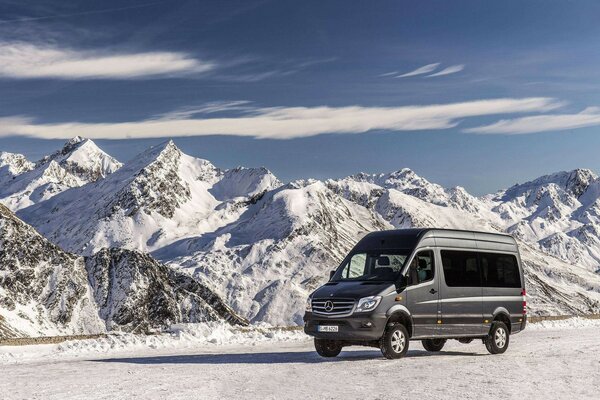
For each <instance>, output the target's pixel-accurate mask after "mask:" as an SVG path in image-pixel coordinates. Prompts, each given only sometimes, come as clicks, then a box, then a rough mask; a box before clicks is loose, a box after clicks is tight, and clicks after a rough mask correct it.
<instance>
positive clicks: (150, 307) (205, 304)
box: [85, 248, 248, 332]
mask: <svg viewBox="0 0 600 400" xmlns="http://www.w3.org/2000/svg"><path fill="white" fill-rule="evenodd" d="M85 266H86V269H87V271H88V274H89V281H90V286H91V288H92V291H93V296H94V299H95V301H96V304H97V305H98V313H99V316H100V318H101V319H102V320H103V321H105V323H106V329H107V330H109V331H110V330H113V329H116V328H118V329H123V330H126V331H128V332H147V331H149V330H151V329H152V328H156V327H161V326H169V325H170V324H173V323H179V322H203V321H218V320H226V321H229V322H230V323H233V324H236V325H247V324H248V321H246V320H245V319H244V318H242V317H240V316H238V315H237V314H236V313H235V312H234V311H233V310H232V309H231V308H230V307H229V306H228V305H226V304H225V303H224V302H223V300H221V298H219V297H218V296H216V295H215V294H214V293H213V292H212V291H211V290H210V289H209V288H208V287H206V286H205V285H203V284H201V283H199V282H197V281H196V280H194V279H193V278H192V277H190V276H188V275H185V274H182V273H179V272H177V271H175V270H173V269H171V268H168V267H166V266H164V265H162V264H160V263H159V262H157V261H156V260H154V259H153V258H152V257H150V256H149V255H147V254H143V253H140V252H136V251H132V250H124V249H116V248H113V249H102V250H100V251H99V252H98V253H96V254H94V255H93V256H91V257H87V258H86V260H85Z"/></svg>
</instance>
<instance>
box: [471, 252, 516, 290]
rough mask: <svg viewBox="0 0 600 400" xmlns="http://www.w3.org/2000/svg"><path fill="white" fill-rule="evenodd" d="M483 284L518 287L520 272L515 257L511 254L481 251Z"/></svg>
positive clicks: (487, 285)
mask: <svg viewBox="0 0 600 400" xmlns="http://www.w3.org/2000/svg"><path fill="white" fill-rule="evenodd" d="M480 257H481V273H482V281H483V286H485V287H501V288H520V287H521V274H520V273H519V265H518V263H517V257H515V256H514V255H512V254H494V253H481V254H480Z"/></svg>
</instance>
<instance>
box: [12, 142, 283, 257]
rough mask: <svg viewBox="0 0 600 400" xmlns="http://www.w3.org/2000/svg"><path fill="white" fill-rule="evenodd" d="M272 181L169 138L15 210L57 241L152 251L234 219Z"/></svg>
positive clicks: (78, 248)
mask: <svg viewBox="0 0 600 400" xmlns="http://www.w3.org/2000/svg"><path fill="white" fill-rule="evenodd" d="M279 185H280V182H279V181H278V180H277V179H276V178H275V177H274V176H273V175H272V174H271V173H270V172H269V171H268V170H266V169H264V168H260V169H245V168H236V169H233V170H227V171H221V170H219V169H218V168H216V167H215V166H214V165H212V164H211V163H210V162H208V161H206V160H202V159H198V158H194V157H190V156H188V155H186V154H184V153H183V152H181V150H180V149H179V148H177V146H175V144H174V143H173V142H172V141H168V142H165V143H163V144H161V145H159V146H155V147H152V148H150V149H148V150H147V151H145V152H143V153H142V154H140V155H139V156H138V157H136V158H134V159H133V160H132V161H130V162H129V163H127V164H126V165H125V166H124V167H122V168H121V169H119V170H118V171H117V172H115V173H113V174H111V175H109V176H107V177H106V178H105V179H100V180H98V181H96V182H93V183H90V184H88V185H85V186H82V187H77V188H73V189H71V190H68V191H65V192H63V193H61V194H59V195H56V196H54V197H52V198H51V199H48V200H47V201H44V202H40V203H38V204H36V205H34V206H32V207H29V208H27V209H24V210H21V211H20V212H19V215H20V216H21V217H22V218H23V219H25V220H26V221H28V222H30V223H32V224H33V225H34V226H35V227H36V229H38V230H39V231H40V232H41V233H42V234H44V235H45V236H46V237H48V238H49V239H50V240H53V241H54V242H56V243H57V244H59V245H60V246H62V247H63V248H65V249H67V250H69V251H73V252H77V253H80V254H85V255H89V254H93V253H95V252H96V251H98V250H99V249H101V248H104V247H122V248H128V249H136V250H141V251H152V250H155V249H158V248H161V247H164V246H165V245H168V244H170V243H172V242H174V241H176V240H179V239H182V238H185V237H190V236H194V235H198V234H202V233H206V232H212V231H214V230H215V229H218V228H219V227H222V226H225V225H226V224H229V223H232V222H234V221H235V220H236V219H237V218H238V217H239V215H240V214H241V213H242V212H243V211H244V210H245V208H247V206H248V205H249V204H251V203H252V201H254V200H253V199H254V198H255V197H256V196H260V195H261V194H263V193H264V192H265V191H267V190H270V189H273V188H274V187H276V186H279Z"/></svg>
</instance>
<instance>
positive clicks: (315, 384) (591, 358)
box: [0, 319, 600, 399]
mask: <svg viewBox="0 0 600 400" xmlns="http://www.w3.org/2000/svg"><path fill="white" fill-rule="evenodd" d="M198 329H200V330H198ZM194 332H196V333H194ZM201 332H202V330H201V328H200V327H197V329H191V330H188V331H187V333H185V332H184V333H183V334H179V335H178V336H176V337H174V338H171V339H164V340H163V341H157V342H155V343H154V346H152V345H148V344H144V343H138V344H132V345H129V346H127V345H126V346H121V345H115V346H114V347H112V348H111V347H110V346H108V347H104V348H102V346H100V347H99V348H98V349H96V350H94V349H93V345H92V344H93V343H94V342H97V343H98V341H85V342H87V346H90V348H86V345H84V344H82V343H79V342H69V343H64V344H61V345H53V346H24V347H20V348H7V347H5V348H2V347H0V352H1V353H2V354H4V355H5V356H6V354H7V353H9V352H10V351H12V352H13V353H17V354H21V357H16V358H15V357H13V358H12V359H8V358H6V357H5V358H3V359H0V364H2V374H0V397H1V398H3V399H121V398H143V399H163V398H164V399H167V398H168V399H189V398H198V399H221V398H261V399H285V398H304V399H313V398H344V399H355V398H359V399H371V398H372V399H377V398H379V399H389V398H394V397H399V398H404V399H412V398H415V399H440V398H451V399H456V398H461V399H483V398H503V399H512V398H518V399H523V398H525V399H531V398H540V399H542V398H543V399H548V398H551V399H553V398H566V397H569V398H573V399H584V398H590V399H592V398H597V396H598V388H599V387H600V357H598V354H600V338H599V337H598V334H599V333H600V321H599V320H581V319H574V320H569V321H557V322H545V323H543V324H530V325H529V327H528V329H527V330H526V331H525V332H523V333H520V334H518V335H515V336H513V337H512V338H511V339H512V340H511V344H510V347H509V349H508V351H507V353H505V354H503V355H497V356H492V355H489V354H488V353H487V352H486V350H485V347H484V346H483V345H482V344H481V342H480V341H474V342H473V343H471V344H468V345H463V344H460V343H458V342H456V341H451V342H448V344H447V345H446V347H445V348H444V350H443V351H442V352H440V353H438V354H432V353H427V352H425V351H424V350H423V348H422V347H421V346H420V344H419V343H417V342H412V343H411V347H410V350H409V352H408V355H407V357H406V358H404V359H402V360H397V361H390V360H385V359H383V358H382V356H381V354H380V353H379V351H378V350H376V349H369V348H360V347H356V348H349V349H348V351H344V352H342V354H341V355H340V356H339V357H338V358H336V359H322V358H320V357H319V356H317V355H316V353H315V352H314V350H313V347H312V342H311V341H310V340H309V339H308V338H306V337H305V336H303V335H302V334H301V333H300V332H295V333H290V332H275V333H273V332H269V333H260V332H256V331H255V332H251V333H249V334H248V333H237V334H235V333H232V332H231V331H227V330H226V329H224V328H223V329H222V330H221V331H216V332H215V333H214V334H213V337H212V338H208V339H205V338H204V336H203V335H201ZM231 335H233V336H231ZM236 335H237V336H236ZM122 342H126V340H123V341H122ZM177 343H179V344H177ZM224 343H235V344H224ZM151 347H154V348H151ZM25 354H28V356H27V357H25V356H24V355H25Z"/></svg>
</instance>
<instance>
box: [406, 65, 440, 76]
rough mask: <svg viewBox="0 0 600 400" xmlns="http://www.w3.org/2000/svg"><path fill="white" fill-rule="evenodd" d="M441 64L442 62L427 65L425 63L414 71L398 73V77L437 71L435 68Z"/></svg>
mask: <svg viewBox="0 0 600 400" xmlns="http://www.w3.org/2000/svg"><path fill="white" fill-rule="evenodd" d="M439 65H440V63H433V64H427V65H423V66H422V67H419V68H417V69H415V70H413V71H410V72H407V73H405V74H402V75H398V76H396V78H407V77H409V76H417V75H423V74H428V73H430V72H433V71H435V69H436V68H437V67H438V66H439Z"/></svg>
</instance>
